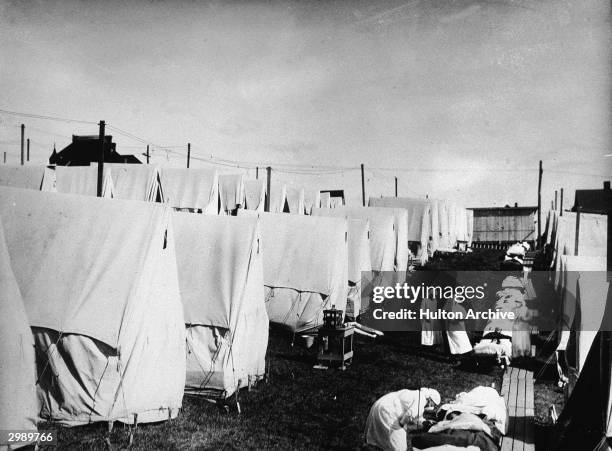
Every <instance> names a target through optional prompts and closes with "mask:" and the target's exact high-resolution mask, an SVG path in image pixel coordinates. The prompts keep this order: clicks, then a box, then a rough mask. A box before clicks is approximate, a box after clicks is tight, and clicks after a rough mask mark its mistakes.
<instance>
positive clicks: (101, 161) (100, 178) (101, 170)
mask: <svg viewBox="0 0 612 451" xmlns="http://www.w3.org/2000/svg"><path fill="white" fill-rule="evenodd" d="M99 125H100V131H99V134H98V141H99V143H98V145H99V146H100V149H99V151H100V154H99V156H98V197H102V183H103V180H104V139H105V136H104V135H105V131H104V128H105V127H106V123H105V122H104V121H100V124H99Z"/></svg>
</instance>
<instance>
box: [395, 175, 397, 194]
mask: <svg viewBox="0 0 612 451" xmlns="http://www.w3.org/2000/svg"><path fill="white" fill-rule="evenodd" d="M395 197H397V177H395Z"/></svg>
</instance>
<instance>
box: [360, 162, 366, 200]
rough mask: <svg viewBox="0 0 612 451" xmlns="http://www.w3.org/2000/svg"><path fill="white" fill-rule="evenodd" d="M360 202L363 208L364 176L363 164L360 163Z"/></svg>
mask: <svg viewBox="0 0 612 451" xmlns="http://www.w3.org/2000/svg"><path fill="white" fill-rule="evenodd" d="M361 202H362V203H363V206H364V207H365V206H366V204H365V176H364V170H363V163H361Z"/></svg>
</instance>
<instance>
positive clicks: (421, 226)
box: [369, 197, 432, 263]
mask: <svg viewBox="0 0 612 451" xmlns="http://www.w3.org/2000/svg"><path fill="white" fill-rule="evenodd" d="M369 205H370V207H387V208H399V209H403V210H406V212H407V216H408V232H407V234H408V239H407V241H416V242H418V243H419V244H420V249H419V252H418V254H417V257H418V258H419V259H420V260H421V263H425V262H426V261H427V243H428V241H429V237H430V236H431V234H432V224H431V221H432V218H431V216H432V215H431V202H430V201H429V200H427V199H410V198H407V197H370V200H369ZM407 244H408V243H406V245H407Z"/></svg>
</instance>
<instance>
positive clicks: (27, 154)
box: [26, 138, 30, 161]
mask: <svg viewBox="0 0 612 451" xmlns="http://www.w3.org/2000/svg"><path fill="white" fill-rule="evenodd" d="M27 143H28V144H27V147H26V150H27V152H26V161H30V138H28V141H27Z"/></svg>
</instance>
